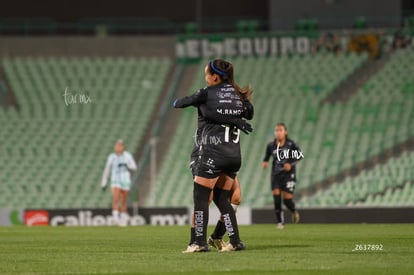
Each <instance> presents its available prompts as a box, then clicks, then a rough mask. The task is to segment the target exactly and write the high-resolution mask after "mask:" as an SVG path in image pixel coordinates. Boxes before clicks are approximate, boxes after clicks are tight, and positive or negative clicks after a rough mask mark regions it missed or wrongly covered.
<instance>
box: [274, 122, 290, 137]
mask: <svg viewBox="0 0 414 275" xmlns="http://www.w3.org/2000/svg"><path fill="white" fill-rule="evenodd" d="M278 126H281V127H283V128H284V129H285V131H286V132H287V127H286V124H285V123H284V122H278V123H276V127H278ZM285 138H286V139H288V134H286V137H285Z"/></svg>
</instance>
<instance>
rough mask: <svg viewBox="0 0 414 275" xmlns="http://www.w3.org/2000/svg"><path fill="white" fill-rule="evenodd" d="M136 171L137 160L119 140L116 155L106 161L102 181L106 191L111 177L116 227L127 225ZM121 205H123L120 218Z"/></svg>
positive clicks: (110, 156)
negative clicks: (131, 190) (129, 197)
mask: <svg viewBox="0 0 414 275" xmlns="http://www.w3.org/2000/svg"><path fill="white" fill-rule="evenodd" d="M136 169H137V165H136V163H135V160H134V158H133V157H132V155H131V153H129V152H127V151H125V145H124V142H123V141H122V140H117V141H116V143H115V146H114V153H111V154H110V155H109V156H108V159H107V161H106V165H105V169H104V172H103V175H102V181H101V187H102V190H105V189H106V187H107V183H108V177H109V176H111V190H112V216H113V223H114V224H115V225H120V226H126V225H127V222H128V213H127V198H128V192H129V190H130V188H131V172H133V171H135V170H136ZM119 203H121V216H120V217H119Z"/></svg>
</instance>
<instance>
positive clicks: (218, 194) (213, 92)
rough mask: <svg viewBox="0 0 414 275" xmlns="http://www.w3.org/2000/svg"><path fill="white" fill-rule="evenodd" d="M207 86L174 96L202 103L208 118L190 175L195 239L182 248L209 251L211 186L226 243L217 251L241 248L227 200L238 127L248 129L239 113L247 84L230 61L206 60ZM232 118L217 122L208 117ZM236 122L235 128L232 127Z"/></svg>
mask: <svg viewBox="0 0 414 275" xmlns="http://www.w3.org/2000/svg"><path fill="white" fill-rule="evenodd" d="M204 73H205V80H206V82H207V84H208V87H206V88H204V89H200V90H199V91H197V92H196V93H195V94H194V95H192V96H187V97H184V98H181V99H177V100H176V101H175V102H174V107H175V108H185V107H188V106H200V107H201V106H203V105H204V106H205V107H206V108H205V113H204V115H203V117H205V118H207V119H208V120H206V121H205V123H204V124H203V126H202V127H201V128H199V129H198V130H199V131H200V140H201V146H200V153H199V158H198V160H197V162H196V168H195V174H196V175H195V178H194V213H195V215H194V216H195V243H194V244H192V245H191V248H192V249H191V250H189V251H186V252H205V251H209V247H208V244H207V239H206V234H207V224H208V201H209V197H210V194H211V191H212V190H213V189H214V198H213V200H214V202H215V203H216V205H217V206H218V208H219V209H220V213H221V215H222V216H223V217H224V220H225V227H226V231H227V232H228V233H229V238H230V243H229V244H228V245H226V246H225V247H223V248H222V249H221V251H235V250H243V249H244V248H245V246H244V244H243V243H242V242H241V241H240V236H239V231H238V225H237V219H236V216H235V212H234V209H233V208H232V207H231V204H230V190H231V187H232V185H233V182H234V179H235V177H236V174H237V172H238V170H239V169H240V166H241V152H240V142H239V141H240V130H239V129H242V130H243V131H245V132H250V131H251V130H252V129H251V127H250V125H249V124H248V123H246V122H245V121H244V120H243V119H242V117H243V115H242V114H243V111H244V107H243V100H242V99H243V96H241V94H247V93H248V92H249V88H240V87H239V86H238V85H237V84H236V83H235V82H234V78H233V65H232V64H231V63H229V62H226V61H224V60H213V61H210V62H209V63H208V64H207V65H206V67H205V70H204ZM215 116H217V117H219V118H221V119H223V120H226V119H228V120H229V121H230V120H233V121H234V122H232V123H230V122H229V123H217V122H214V121H212V120H211V118H212V117H215ZM236 126H237V128H236Z"/></svg>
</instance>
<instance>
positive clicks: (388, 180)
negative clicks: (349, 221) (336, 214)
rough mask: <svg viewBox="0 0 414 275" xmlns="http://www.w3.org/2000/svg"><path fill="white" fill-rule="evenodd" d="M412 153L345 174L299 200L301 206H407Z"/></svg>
mask: <svg viewBox="0 0 414 275" xmlns="http://www.w3.org/2000/svg"><path fill="white" fill-rule="evenodd" d="M413 167H414V153H413V152H404V153H403V155H402V156H401V157H398V158H390V159H389V160H388V162H387V163H386V164H383V165H377V166H375V167H374V169H372V170H369V171H364V172H363V173H361V174H359V175H358V176H356V177H349V178H347V179H346V180H345V181H344V182H342V183H336V184H333V185H332V187H331V188H329V189H326V190H320V191H318V192H317V193H316V194H314V195H313V196H311V197H309V198H306V197H305V198H303V199H302V200H301V201H300V204H301V206H302V207H326V206H409V205H410V206H411V205H412V204H413V201H414V184H413V183H414V181H413V179H414V170H413V169H412V168H413Z"/></svg>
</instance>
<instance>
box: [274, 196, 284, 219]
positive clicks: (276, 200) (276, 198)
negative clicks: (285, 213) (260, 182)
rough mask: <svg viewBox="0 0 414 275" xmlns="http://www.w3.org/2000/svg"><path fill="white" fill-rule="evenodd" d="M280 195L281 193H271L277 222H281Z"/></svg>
mask: <svg viewBox="0 0 414 275" xmlns="http://www.w3.org/2000/svg"><path fill="white" fill-rule="evenodd" d="M281 199H282V196H281V195H273V200H274V203H275V214H276V220H277V222H278V223H282V222H283V221H282V200H281Z"/></svg>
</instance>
